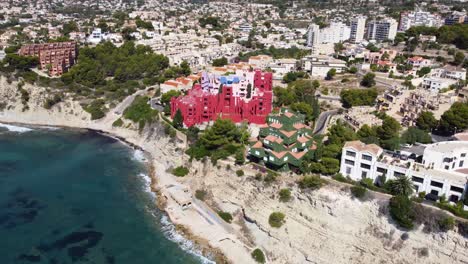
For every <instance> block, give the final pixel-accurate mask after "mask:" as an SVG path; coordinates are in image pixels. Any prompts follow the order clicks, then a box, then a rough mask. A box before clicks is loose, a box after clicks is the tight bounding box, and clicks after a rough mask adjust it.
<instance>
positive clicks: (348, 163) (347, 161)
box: [345, 159, 354, 166]
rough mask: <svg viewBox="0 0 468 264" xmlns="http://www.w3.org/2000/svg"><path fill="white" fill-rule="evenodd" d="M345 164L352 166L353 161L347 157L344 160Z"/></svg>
mask: <svg viewBox="0 0 468 264" xmlns="http://www.w3.org/2000/svg"><path fill="white" fill-rule="evenodd" d="M345 164H347V165H353V166H354V161H352V160H348V159H347V160H345Z"/></svg>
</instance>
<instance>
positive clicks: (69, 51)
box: [18, 42, 78, 76]
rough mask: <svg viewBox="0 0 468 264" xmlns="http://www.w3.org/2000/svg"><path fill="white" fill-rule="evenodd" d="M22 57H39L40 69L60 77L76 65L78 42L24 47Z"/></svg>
mask: <svg viewBox="0 0 468 264" xmlns="http://www.w3.org/2000/svg"><path fill="white" fill-rule="evenodd" d="M18 53H19V55H21V56H35V57H39V68H40V69H41V70H47V71H48V73H49V75H50V76H60V75H62V74H63V73H65V72H67V71H68V69H69V68H70V67H71V66H73V65H74V64H75V60H76V58H77V57H78V47H77V45H76V42H54V43H44V44H29V45H23V46H22V47H21V49H20V50H19V52H18Z"/></svg>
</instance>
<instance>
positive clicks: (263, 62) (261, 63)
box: [249, 55, 273, 70]
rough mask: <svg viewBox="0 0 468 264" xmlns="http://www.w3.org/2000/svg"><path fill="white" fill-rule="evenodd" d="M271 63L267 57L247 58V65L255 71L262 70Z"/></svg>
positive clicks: (271, 60)
mask: <svg viewBox="0 0 468 264" xmlns="http://www.w3.org/2000/svg"><path fill="white" fill-rule="evenodd" d="M272 62H273V58H272V57H271V56H268V55H258V56H252V57H250V58H249V64H251V65H253V66H254V67H255V68H257V69H261V70H264V69H266V68H267V67H268V65H269V64H270V63H272Z"/></svg>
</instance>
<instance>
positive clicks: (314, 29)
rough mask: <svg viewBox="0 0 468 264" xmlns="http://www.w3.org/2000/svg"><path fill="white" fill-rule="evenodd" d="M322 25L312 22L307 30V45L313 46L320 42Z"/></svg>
mask: <svg viewBox="0 0 468 264" xmlns="http://www.w3.org/2000/svg"><path fill="white" fill-rule="evenodd" d="M319 35H320V27H319V26H318V25H316V24H310V26H309V29H308V31H307V47H313V46H315V45H317V44H318V43H319V37H320V36H319Z"/></svg>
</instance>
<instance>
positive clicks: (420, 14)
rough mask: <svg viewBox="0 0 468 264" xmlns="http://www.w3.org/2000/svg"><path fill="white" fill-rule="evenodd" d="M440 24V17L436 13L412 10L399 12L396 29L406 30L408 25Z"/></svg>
mask: <svg viewBox="0 0 468 264" xmlns="http://www.w3.org/2000/svg"><path fill="white" fill-rule="evenodd" d="M441 25H442V18H441V17H440V16H439V15H438V14H431V13H430V12H424V11H421V10H417V11H414V12H402V13H401V15H400V26H399V27H398V30H400V31H406V30H408V29H409V28H410V27H415V26H426V27H440V26H441Z"/></svg>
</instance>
